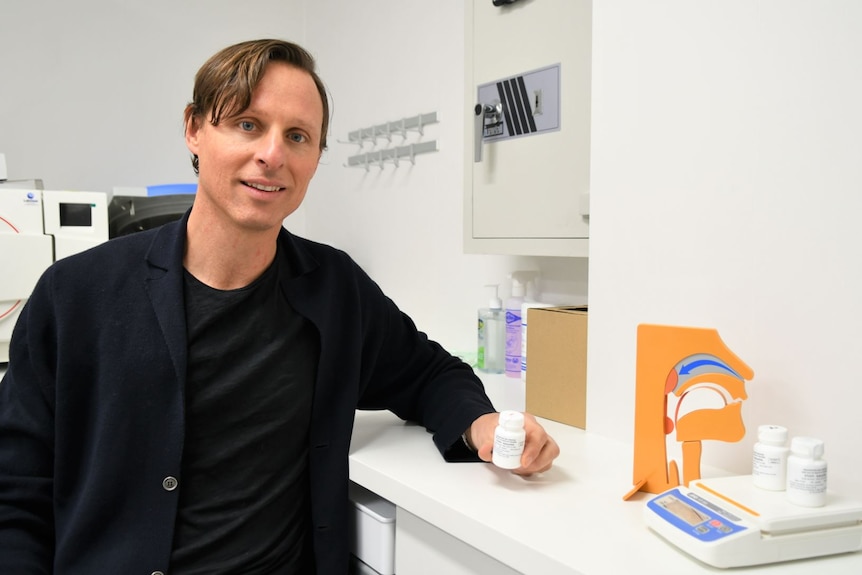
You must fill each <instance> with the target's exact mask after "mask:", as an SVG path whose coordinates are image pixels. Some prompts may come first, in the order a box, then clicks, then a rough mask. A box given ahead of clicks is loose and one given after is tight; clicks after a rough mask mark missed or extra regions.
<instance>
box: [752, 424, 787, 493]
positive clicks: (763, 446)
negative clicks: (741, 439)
mask: <svg viewBox="0 0 862 575" xmlns="http://www.w3.org/2000/svg"><path fill="white" fill-rule="evenodd" d="M789 451H790V450H789V449H788V448H787V428H786V427H782V426H780V425H761V426H760V427H758V428H757V443H755V444H754V457H753V461H752V465H751V477H752V481H753V482H754V485H755V487H759V488H761V489H768V490H769V491H784V489H785V488H786V487H787V457H788V453H789Z"/></svg>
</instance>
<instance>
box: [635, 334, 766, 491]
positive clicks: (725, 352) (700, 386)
mask: <svg viewBox="0 0 862 575" xmlns="http://www.w3.org/2000/svg"><path fill="white" fill-rule="evenodd" d="M637 340H638V342H637V380H636V396H635V438H634V475H633V480H634V484H635V486H636V489H635V491H636V490H641V491H646V492H648V493H661V492H662V491H665V490H667V489H670V488H671V487H676V486H678V485H680V483H682V484H684V485H688V483H689V482H690V481H692V480H693V479H699V478H700V459H701V449H702V445H701V442H702V441H703V440H705V439H711V440H718V441H727V442H734V441H739V440H741V439H742V438H743V437H744V436H745V425H744V423H743V421H742V401H743V400H745V399H747V395H746V393H745V381H746V380H750V379H752V378H753V377H754V372H753V371H752V370H751V368H750V367H748V366H747V365H746V364H745V363H744V362H743V361H742V360H741V359H739V357H737V356H736V355H735V354H734V353H733V352H731V351H730V349H729V348H728V347H727V346H726V345H725V344H724V342H723V341H722V340H721V337H719V335H718V332H717V331H716V330H714V329H705V328H691V327H677V326H665V325H651V324H642V325H639V326H638V337H637ZM704 395H706V396H707V398H708V401H707V402H706V406H702V405H701V406H698V405H695V406H694V407H691V406H687V405H686V404H687V403H696V402H695V400H693V399H692V397H694V396H698V397H699V398H700V401H703V397H704ZM671 406H673V407H671ZM674 432H675V433H676V440H677V441H678V442H680V446H681V449H682V471H683V474H682V481H680V476H679V466H678V464H677V462H676V461H674V460H669V459H668V449H667V442H666V439H667V437H668V436H670V435H671V434H672V433H674Z"/></svg>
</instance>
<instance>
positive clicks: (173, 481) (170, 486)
mask: <svg viewBox="0 0 862 575" xmlns="http://www.w3.org/2000/svg"><path fill="white" fill-rule="evenodd" d="M179 484H180V482H179V481H177V478H176V477H171V476H170V475H168V476H167V477H165V478H164V479H163V480H162V487H163V488H164V489H165V491H173V490H174V489H176V488H177V485H179ZM157 573H158V571H156V572H155V573H153V575H156V574H157Z"/></svg>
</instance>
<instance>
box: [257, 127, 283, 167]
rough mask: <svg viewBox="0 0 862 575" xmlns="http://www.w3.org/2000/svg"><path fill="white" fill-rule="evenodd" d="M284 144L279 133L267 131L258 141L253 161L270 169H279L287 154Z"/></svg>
mask: <svg viewBox="0 0 862 575" xmlns="http://www.w3.org/2000/svg"><path fill="white" fill-rule="evenodd" d="M286 144H287V143H286V142H285V141H284V138H283V137H282V135H281V133H277V132H276V131H275V130H272V131H269V132H267V133H266V134H264V136H263V137H262V138H260V140H258V143H257V149H256V150H255V159H256V160H257V161H258V162H260V163H261V164H264V165H266V166H267V167H268V168H270V169H275V168H280V167H281V166H282V165H284V159H285V156H286V154H287V145H286Z"/></svg>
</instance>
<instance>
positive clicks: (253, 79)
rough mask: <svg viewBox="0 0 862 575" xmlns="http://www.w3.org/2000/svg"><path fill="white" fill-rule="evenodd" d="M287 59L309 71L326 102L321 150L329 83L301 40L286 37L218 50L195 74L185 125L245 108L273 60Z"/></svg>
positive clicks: (195, 162)
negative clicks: (284, 38) (318, 69)
mask: <svg viewBox="0 0 862 575" xmlns="http://www.w3.org/2000/svg"><path fill="white" fill-rule="evenodd" d="M274 61H275V62H285V63H287V64H290V65H291V66H294V67H296V68H299V69H300V70H304V71H306V72H308V74H309V75H310V76H311V78H312V80H314V85H315V86H317V91H318V93H319V94H320V100H321V102H322V103H323V125H322V126H321V127H320V151H321V152H322V151H323V150H325V149H326V132H327V131H328V130H329V99H328V98H327V96H326V87H325V86H324V85H323V81H322V80H321V79H320V76H318V75H317V72H316V69H315V62H314V57H312V55H311V54H310V53H308V51H306V50H305V49H304V48H302V47H301V46H299V45H298V44H294V43H292V42H288V41H286V40H270V39H263V40H249V41H246V42H240V43H239V44H234V45H232V46H228V47H227V48H224V49H223V50H221V51H219V52H217V53H216V54H215V55H213V56H212V57H211V58H210V59H209V60H207V61H206V62H205V63H204V65H203V66H201V68H200V70H198V73H197V74H196V75H195V85H194V91H193V92H192V101H191V102H189V104H188V105H187V106H186V109H185V125H186V126H188V125H189V122H194V121H201V120H205V119H206V115H207V114H209V118H208V121H209V122H210V123H211V124H212V125H213V126H217V125H218V123H219V122H220V121H221V120H222V118H229V117H231V116H234V115H236V114H239V113H241V112H243V110H245V109H246V108H248V107H249V105H251V99H252V95H253V94H254V90H255V88H257V85H258V83H259V82H260V80H261V78H262V77H263V74H264V72H265V71H266V66H267V64H269V63H270V62H274ZM192 167H193V168H194V170H195V174H197V173H198V167H199V162H198V157H197V156H192Z"/></svg>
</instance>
